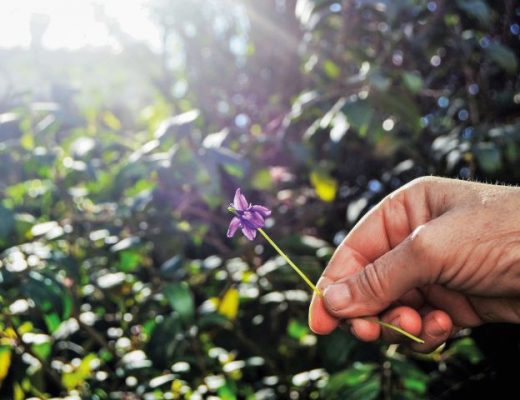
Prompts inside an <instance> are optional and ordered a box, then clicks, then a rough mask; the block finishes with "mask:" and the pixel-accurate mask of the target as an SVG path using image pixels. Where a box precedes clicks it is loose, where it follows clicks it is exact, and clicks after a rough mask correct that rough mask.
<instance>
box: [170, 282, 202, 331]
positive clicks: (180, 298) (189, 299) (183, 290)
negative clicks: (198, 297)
mask: <svg viewBox="0 0 520 400" xmlns="http://www.w3.org/2000/svg"><path fill="white" fill-rule="evenodd" d="M163 293H164V296H165V297H166V299H167V300H168V302H169V303H170V306H171V307H172V309H174V310H175V311H177V312H178V313H179V316H180V317H181V319H182V320H183V321H186V322H188V321H191V320H192V319H193V317H194V315H195V304H194V301H193V295H192V293H191V290H190V288H189V286H188V284H187V283H186V282H179V283H170V284H168V285H166V286H165V287H164V289H163Z"/></svg>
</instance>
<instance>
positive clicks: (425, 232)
mask: <svg viewBox="0 0 520 400" xmlns="http://www.w3.org/2000/svg"><path fill="white" fill-rule="evenodd" d="M408 240H409V241H408V245H409V248H410V251H411V253H412V255H413V256H415V257H424V256H427V255H428V253H429V251H430V246H431V241H430V229H429V228H427V227H426V225H419V226H418V227H417V228H415V229H414V231H413V232H412V234H411V235H410V236H409V239H408Z"/></svg>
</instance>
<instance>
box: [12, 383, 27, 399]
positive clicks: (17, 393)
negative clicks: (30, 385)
mask: <svg viewBox="0 0 520 400" xmlns="http://www.w3.org/2000/svg"><path fill="white" fill-rule="evenodd" d="M13 393H14V400H24V399H25V393H24V391H23V389H22V385H20V384H19V383H18V382H16V383H15V384H14V388H13Z"/></svg>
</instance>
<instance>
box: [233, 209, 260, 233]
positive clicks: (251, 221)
mask: <svg viewBox="0 0 520 400" xmlns="http://www.w3.org/2000/svg"><path fill="white" fill-rule="evenodd" d="M239 218H240V221H241V222H242V225H247V226H249V227H251V228H254V229H258V228H262V227H263V226H264V225H265V221H264V217H262V215H260V214H259V213H256V212H251V211H244V212H243V213H242V215H240V216H239Z"/></svg>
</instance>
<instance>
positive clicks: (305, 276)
mask: <svg viewBox="0 0 520 400" xmlns="http://www.w3.org/2000/svg"><path fill="white" fill-rule="evenodd" d="M257 231H258V232H260V234H261V235H262V236H263V237H264V238H265V240H267V241H268V242H269V244H270V245H271V246H273V248H274V249H275V250H276V251H277V252H278V254H280V255H281V256H282V257H283V259H284V260H285V261H287V264H289V265H290V266H291V267H292V269H294V270H295V271H296V273H297V274H298V275H300V277H301V278H302V279H303V280H304V281H305V283H306V284H307V285H309V287H310V288H311V289H312V290H314V292H315V293H316V294H317V295H318V296H321V291H320V289H318V288H317V287H316V285H315V284H314V283H312V281H311V280H310V279H309V278H308V277H307V275H305V273H304V272H303V271H302V270H301V269H300V268H298V267H297V266H296V264H295V263H293V262H292V261H291V259H290V258H289V257H287V254H285V253H284V252H283V251H282V249H280V248H279V247H278V246H277V245H276V243H275V242H273V240H272V239H271V238H270V237H269V235H268V234H267V233H265V231H264V230H263V229H262V228H258V229H257Z"/></svg>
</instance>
